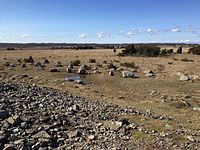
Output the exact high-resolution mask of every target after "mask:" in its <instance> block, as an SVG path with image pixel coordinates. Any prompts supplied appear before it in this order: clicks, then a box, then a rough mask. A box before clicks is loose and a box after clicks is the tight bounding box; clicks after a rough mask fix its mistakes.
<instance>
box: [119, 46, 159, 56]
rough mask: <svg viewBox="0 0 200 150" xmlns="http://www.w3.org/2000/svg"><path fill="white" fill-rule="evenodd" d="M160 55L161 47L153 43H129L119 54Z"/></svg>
mask: <svg viewBox="0 0 200 150" xmlns="http://www.w3.org/2000/svg"><path fill="white" fill-rule="evenodd" d="M159 55H160V48H159V47H157V46H152V45H139V46H135V45H129V46H128V47H127V48H126V49H125V50H123V51H122V53H119V56H145V57H157V56H159Z"/></svg>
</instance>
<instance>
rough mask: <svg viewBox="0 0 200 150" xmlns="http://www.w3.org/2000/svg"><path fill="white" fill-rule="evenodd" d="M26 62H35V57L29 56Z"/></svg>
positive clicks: (25, 59)
mask: <svg viewBox="0 0 200 150" xmlns="http://www.w3.org/2000/svg"><path fill="white" fill-rule="evenodd" d="M24 62H25V63H31V64H33V63H34V59H33V57H32V56H29V57H28V58H24Z"/></svg>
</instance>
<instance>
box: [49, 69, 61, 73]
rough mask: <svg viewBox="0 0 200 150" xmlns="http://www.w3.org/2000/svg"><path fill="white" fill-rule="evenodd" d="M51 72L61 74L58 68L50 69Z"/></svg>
mask: <svg viewBox="0 0 200 150" xmlns="http://www.w3.org/2000/svg"><path fill="white" fill-rule="evenodd" d="M49 71H50V72H60V71H59V70H58V69H57V68H50V69H49Z"/></svg>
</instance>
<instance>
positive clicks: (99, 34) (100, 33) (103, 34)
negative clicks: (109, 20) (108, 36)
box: [97, 31, 105, 38]
mask: <svg viewBox="0 0 200 150" xmlns="http://www.w3.org/2000/svg"><path fill="white" fill-rule="evenodd" d="M97 37H98V38H103V37H105V32H103V31H101V32H98V33H97Z"/></svg>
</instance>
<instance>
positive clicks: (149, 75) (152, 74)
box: [144, 70, 155, 78]
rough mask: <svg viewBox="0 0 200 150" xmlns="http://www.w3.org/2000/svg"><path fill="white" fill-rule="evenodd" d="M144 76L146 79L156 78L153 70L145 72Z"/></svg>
mask: <svg viewBox="0 0 200 150" xmlns="http://www.w3.org/2000/svg"><path fill="white" fill-rule="evenodd" d="M144 74H145V77H149V78H150V77H154V76H155V74H154V73H153V71H152V70H146V71H144Z"/></svg>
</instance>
